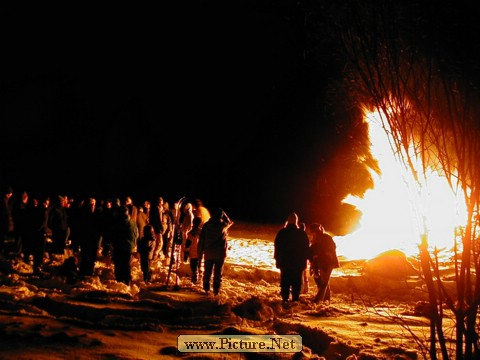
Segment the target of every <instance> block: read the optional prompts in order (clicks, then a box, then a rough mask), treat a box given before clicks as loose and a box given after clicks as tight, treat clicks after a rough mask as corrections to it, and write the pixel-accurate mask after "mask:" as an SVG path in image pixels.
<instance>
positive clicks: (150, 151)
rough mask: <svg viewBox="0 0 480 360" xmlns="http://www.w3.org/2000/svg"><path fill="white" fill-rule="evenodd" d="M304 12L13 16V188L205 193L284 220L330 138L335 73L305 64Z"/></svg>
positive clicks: (211, 199)
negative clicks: (330, 83) (325, 99)
mask: <svg viewBox="0 0 480 360" xmlns="http://www.w3.org/2000/svg"><path fill="white" fill-rule="evenodd" d="M187 5H188V6H187ZM302 16H303V15H302V14H301V13H298V9H297V8H296V6H294V3H293V2H285V1H284V2H282V3H281V4H279V5H278V6H277V5H275V6H274V5H272V4H266V3H264V4H263V5H262V4H260V5H254V3H252V4H250V5H249V4H247V3H242V4H235V3H229V4H223V3H220V2H217V3H210V5H209V4H208V3H200V2H198V3H196V2H195V3H194V2H191V3H189V4H183V5H182V6H180V5H178V6H176V5H172V4H170V5H165V4H162V5H160V8H158V9H154V8H146V7H145V8H142V7H141V6H136V7H135V8H129V7H124V8H118V7H112V8H105V7H103V8H96V7H91V8H78V9H74V8H68V9H67V8H65V9H58V8H56V9H47V8H40V9H31V8H28V9H19V10H15V11H13V10H12V11H11V12H10V13H8V14H7V15H6V20H7V22H6V23H4V32H3V34H4V35H3V38H4V40H5V47H4V51H3V54H4V56H3V58H4V60H5V61H6V64H5V63H4V65H3V67H2V73H1V76H2V81H1V95H2V96H1V108H2V114H1V116H2V118H3V120H2V134H1V138H2V148H3V155H2V157H1V160H0V164H1V170H2V174H1V175H2V177H3V179H4V181H5V182H8V183H9V184H10V185H11V186H12V187H13V188H14V190H15V192H19V191H22V190H24V189H25V190H27V191H30V192H32V193H34V194H37V193H41V194H43V193H47V194H60V193H61V194H70V195H76V194H81V195H82V196H83V195H89V194H92V195H95V196H98V197H105V196H119V197H123V196H125V195H127V194H129V195H131V196H132V197H133V198H134V201H135V202H142V201H143V199H145V198H152V197H154V196H157V195H161V196H163V197H165V198H166V199H167V200H169V201H175V200H176V199H177V198H178V197H180V196H183V195H185V196H187V197H188V198H192V199H193V198H196V197H199V198H202V199H203V200H204V202H205V203H206V204H207V205H208V204H211V205H212V206H213V205H214V204H215V205H217V204H219V205H221V206H223V207H225V209H226V210H228V209H230V211H229V212H230V213H231V216H232V217H242V218H252V219H253V218H257V217H258V220H260V221H262V220H265V219H269V218H276V217H277V216H279V215H280V216H282V220H280V221H283V217H284V216H286V215H287V214H288V212H289V211H293V210H296V209H295V206H296V205H297V203H298V204H300V202H301V200H303V199H302V196H304V195H302V194H303V193H304V189H302V186H306V185H305V184H306V183H307V182H306V181H305V180H306V177H309V176H310V172H311V169H313V168H315V167H316V165H315V164H314V163H312V161H315V159H316V158H318V156H319V155H318V154H314V152H315V143H316V142H318V141H320V139H321V137H322V133H323V130H322V123H323V121H324V119H323V118H322V116H323V114H322V113H321V111H320V110H315V107H316V106H318V104H319V102H320V98H321V96H322V92H323V91H324V86H325V84H324V77H325V74H324V73H321V72H322V71H323V72H324V69H321V66H322V64H315V66H312V64H309V63H308V62H307V60H306V59H305V53H304V51H305V35H306V34H305V33H304V29H302V28H301V26H300V24H301V21H302ZM297 211H298V210H297Z"/></svg>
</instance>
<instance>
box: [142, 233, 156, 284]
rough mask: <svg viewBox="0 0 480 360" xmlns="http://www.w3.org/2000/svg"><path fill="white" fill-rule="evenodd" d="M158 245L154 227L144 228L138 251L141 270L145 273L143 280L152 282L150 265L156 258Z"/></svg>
mask: <svg viewBox="0 0 480 360" xmlns="http://www.w3.org/2000/svg"><path fill="white" fill-rule="evenodd" d="M155 245H156V239H155V230H154V229H153V226H152V225H145V226H144V227H143V236H142V237H141V238H140V240H138V244H137V249H138V252H139V254H140V268H141V269H142V273H143V280H144V281H145V282H147V281H150V280H151V278H152V275H151V272H150V263H151V261H152V259H153V256H154V251H155Z"/></svg>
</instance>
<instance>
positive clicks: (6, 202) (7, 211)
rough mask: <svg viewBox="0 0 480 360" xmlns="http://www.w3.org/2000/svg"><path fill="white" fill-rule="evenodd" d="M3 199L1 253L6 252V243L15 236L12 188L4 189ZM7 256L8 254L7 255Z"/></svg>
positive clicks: (0, 237)
mask: <svg viewBox="0 0 480 360" xmlns="http://www.w3.org/2000/svg"><path fill="white" fill-rule="evenodd" d="M1 196H2V199H1V204H0V252H1V253H3V252H6V251H5V249H4V248H5V245H6V244H5V241H6V240H7V238H8V237H11V236H13V231H14V229H15V227H14V223H13V216H12V201H11V198H12V196H13V189H12V188H11V187H10V186H4V187H2V194H1ZM5 255H6V254H5Z"/></svg>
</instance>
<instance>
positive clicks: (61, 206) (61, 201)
mask: <svg viewBox="0 0 480 360" xmlns="http://www.w3.org/2000/svg"><path fill="white" fill-rule="evenodd" d="M54 199H55V202H54V203H53V204H52V208H51V209H50V211H49V213H48V228H49V229H50V230H51V232H52V248H51V249H50V260H52V254H58V255H63V254H64V251H65V246H66V242H67V240H68V237H69V236H70V227H69V224H68V213H67V207H66V206H67V198H66V197H64V196H57V197H56V198H54Z"/></svg>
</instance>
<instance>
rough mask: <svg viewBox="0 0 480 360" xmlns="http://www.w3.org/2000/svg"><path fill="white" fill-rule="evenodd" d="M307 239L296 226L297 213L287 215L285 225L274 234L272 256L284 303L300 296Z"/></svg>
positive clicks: (306, 256)
mask: <svg viewBox="0 0 480 360" xmlns="http://www.w3.org/2000/svg"><path fill="white" fill-rule="evenodd" d="M308 255H309V239H308V236H307V233H306V232H305V231H303V230H302V229H300V228H299V226H298V215H297V214H296V213H292V214H290V215H289V216H288V219H287V222H286V223H285V226H284V227H283V228H282V229H280V230H279V231H278V233H277V235H276V236H275V241H274V255H273V256H274V258H275V264H276V267H277V268H278V269H280V296H281V297H282V300H283V303H284V305H287V304H288V301H289V299H290V294H291V297H292V301H293V302H296V301H298V300H299V298H300V292H301V289H302V277H303V271H304V270H305V269H306V267H307V260H308Z"/></svg>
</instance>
